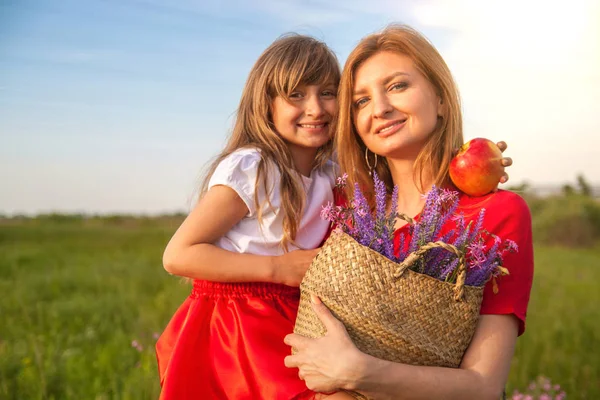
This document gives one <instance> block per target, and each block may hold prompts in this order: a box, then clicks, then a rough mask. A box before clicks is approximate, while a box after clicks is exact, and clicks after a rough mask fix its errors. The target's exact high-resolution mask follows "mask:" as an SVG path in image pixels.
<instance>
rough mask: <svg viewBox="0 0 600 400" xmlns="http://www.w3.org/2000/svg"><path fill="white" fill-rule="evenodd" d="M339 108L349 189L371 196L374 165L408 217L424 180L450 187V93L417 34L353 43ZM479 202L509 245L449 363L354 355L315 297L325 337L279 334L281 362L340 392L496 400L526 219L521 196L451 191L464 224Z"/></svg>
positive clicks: (455, 110) (525, 285) (450, 84)
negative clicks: (466, 339)
mask: <svg viewBox="0 0 600 400" xmlns="http://www.w3.org/2000/svg"><path fill="white" fill-rule="evenodd" d="M339 105H340V111H339V125H338V129H337V130H336V141H337V146H336V148H337V154H338V160H339V163H340V166H341V169H342V170H343V171H347V172H348V175H349V176H348V181H349V185H348V186H349V188H352V184H353V183H358V184H359V185H360V186H362V187H364V188H366V189H367V192H371V193H373V192H374V191H373V182H372V180H371V178H370V176H369V170H370V169H376V170H377V174H378V175H379V176H380V177H382V178H383V179H384V180H385V182H386V185H387V186H388V190H389V191H390V193H391V189H392V187H393V186H394V185H397V186H398V187H399V196H398V211H400V212H403V213H406V214H408V215H411V216H416V217H415V218H418V214H419V213H420V212H421V210H422V209H423V205H424V198H423V196H422V193H424V192H427V191H428V190H429V189H430V188H431V187H432V185H433V184H435V185H437V186H438V187H439V186H446V187H451V182H450V181H449V178H448V167H449V163H450V160H451V159H452V153H453V149H455V148H457V147H458V146H460V145H461V144H462V142H463V136H462V115H461V108H460V101H459V96H458V90H457V88H456V85H455V83H454V80H453V79H452V76H451V74H450V71H449V69H448V67H447V66H446V63H445V62H444V60H443V59H442V57H441V56H440V55H439V53H438V52H437V50H436V49H435V48H434V47H433V46H432V45H431V43H429V41H427V39H426V38H424V37H423V36H422V35H421V34H419V33H418V32H416V31H414V30H413V29H411V28H409V27H405V26H391V27H389V28H387V29H385V30H384V31H382V32H381V33H377V34H373V35H370V36H368V37H366V38H364V39H363V40H361V41H360V43H359V44H358V45H357V47H356V48H355V49H354V50H353V51H352V52H351V53H350V55H349V57H348V60H347V61H346V65H345V67H344V71H343V73H342V78H341V83H340V91H339ZM365 154H367V159H365ZM377 158H378V162H376V161H375V160H377ZM482 208H485V210H486V212H485V219H484V221H483V229H485V230H487V231H488V232H491V233H493V234H496V235H498V236H500V237H501V238H503V239H511V240H513V241H515V242H516V243H517V244H518V248H519V249H518V252H517V253H511V254H506V256H505V258H504V261H503V264H504V265H503V266H504V267H506V268H507V269H508V270H509V272H510V275H508V276H502V277H499V278H498V280H497V284H498V287H497V289H498V291H497V292H496V290H494V287H493V285H492V283H491V282H490V283H488V284H487V285H486V287H485V289H484V294H483V302H482V306H481V311H480V314H481V316H480V318H479V322H478V325H477V329H476V331H475V335H474V337H473V339H472V341H471V343H470V345H469V347H468V349H467V351H466V353H465V355H464V357H463V360H462V363H461V365H460V367H459V368H437V367H422V366H413V365H406V364H400V363H394V362H390V361H385V360H381V359H377V358H375V357H372V356H369V355H367V354H365V353H362V352H360V351H359V350H358V349H357V348H356V347H355V346H354V344H353V343H352V341H351V340H350V339H349V336H348V334H347V332H346V330H345V329H344V326H343V325H342V324H341V323H340V322H339V321H338V320H336V319H335V318H334V317H333V316H332V314H331V313H330V312H329V311H328V310H327V308H326V307H325V306H324V305H323V304H322V303H320V302H319V300H318V299H314V302H315V311H316V312H317V315H319V317H320V318H321V320H322V321H323V323H324V325H325V327H326V328H327V334H326V335H325V336H324V337H322V338H319V339H309V338H303V337H301V336H299V335H289V336H288V337H286V342H287V343H288V344H289V345H291V346H293V347H295V348H296V349H298V353H297V354H296V355H292V356H288V357H287V358H286V365H288V366H289V367H295V368H299V373H300V374H301V375H302V376H303V377H304V379H305V381H306V383H307V385H308V386H309V387H311V388H312V389H315V390H318V391H329V390H337V389H340V388H342V389H349V390H356V391H360V392H363V393H364V394H366V395H368V396H369V397H373V398H377V399H441V398H443V399H499V398H501V395H502V392H503V388H504V385H505V384H506V381H507V378H508V372H509V369H510V363H511V359H512V356H513V352H514V348H515V343H516V340H517V336H518V335H520V334H522V333H523V331H524V329H525V316H526V311H527V304H528V301H529V293H530V289H531V284H532V278H533V246H532V237H531V215H530V213H529V209H528V207H527V204H526V203H525V201H524V200H523V199H522V198H520V197H519V196H518V195H516V194H514V193H512V192H507V191H503V190H499V191H497V192H496V193H491V194H488V195H486V196H482V197H469V196H467V195H464V194H461V197H460V204H459V208H458V210H457V212H458V213H463V214H464V215H465V217H466V218H467V220H474V219H475V218H477V215H478V214H479V211H480V210H481V209H482ZM396 228H397V231H396V250H398V247H399V245H400V243H399V236H400V235H401V234H402V235H404V236H405V237H407V238H408V240H407V241H406V242H409V241H410V231H409V229H408V227H407V226H406V225H403V224H401V223H400V222H399V223H398V225H397V226H396ZM446 228H448V227H446ZM491 242H492V240H490V241H489V242H488V243H487V246H492V245H493V243H491Z"/></svg>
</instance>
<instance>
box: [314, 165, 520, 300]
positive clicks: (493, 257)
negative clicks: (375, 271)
mask: <svg viewBox="0 0 600 400" xmlns="http://www.w3.org/2000/svg"><path fill="white" fill-rule="evenodd" d="M346 179H347V175H346V174H344V175H343V176H342V177H339V178H338V179H337V185H336V186H337V188H338V189H344V188H345V186H346ZM373 181H374V184H375V185H374V186H375V210H374V212H372V211H371V208H370V206H369V203H368V202H367V199H366V198H365V196H364V194H363V193H362V191H361V190H360V188H359V186H358V184H356V185H355V187H354V193H353V199H352V201H351V202H350V203H349V206H346V207H343V206H335V205H334V204H332V203H329V204H327V205H326V206H323V209H322V211H321V218H323V219H326V220H328V221H330V222H331V223H332V224H333V225H334V226H335V227H336V229H337V230H341V231H342V232H344V233H346V234H348V235H349V236H351V237H352V238H353V239H355V240H356V241H357V242H358V243H360V244H361V245H363V246H366V247H368V248H370V249H373V250H374V251H376V252H378V253H380V254H382V255H383V256H385V257H387V258H389V259H390V260H392V261H394V262H397V263H402V262H403V261H405V260H406V259H407V257H408V256H409V255H410V254H412V253H414V252H415V251H417V250H418V249H420V248H422V247H423V246H426V245H428V244H429V245H430V247H431V248H430V249H428V251H427V253H426V254H424V255H423V256H422V257H421V258H419V259H418V260H417V261H416V262H415V263H414V264H413V265H412V266H411V269H412V270H413V271H415V272H418V273H421V274H426V275H429V276H431V277H434V278H436V279H439V280H441V281H444V282H449V283H455V282H456V279H457V275H458V274H457V271H458V266H459V262H460V261H461V259H463V258H464V264H465V270H466V278H465V284H466V285H468V286H483V285H484V284H485V283H486V282H487V281H488V280H489V279H490V278H491V279H494V290H497V286H496V284H495V277H497V276H498V275H505V274H508V270H506V268H503V267H502V260H503V256H504V255H505V254H506V253H507V252H516V251H518V247H517V244H516V243H515V242H514V241H512V240H510V239H506V240H502V239H501V238H500V237H498V236H497V235H494V234H492V233H489V232H488V231H486V230H485V229H483V220H484V217H485V208H482V209H481V210H480V212H479V215H478V216H477V218H476V220H475V221H469V222H468V223H466V222H465V217H464V215H463V214H457V213H456V210H457V208H458V203H459V196H458V192H455V191H452V190H448V189H442V188H438V187H436V186H435V185H434V186H433V187H432V189H431V190H430V191H429V193H427V194H426V195H424V197H425V207H424V208H423V212H422V213H421V214H420V218H419V219H418V221H415V220H413V219H412V218H410V217H408V216H407V215H405V214H400V213H398V212H396V209H397V206H398V202H397V199H398V187H397V186H396V187H394V190H393V192H392V195H391V207H389V210H390V211H386V209H387V204H388V193H387V190H386V186H385V183H384V182H383V181H382V180H381V179H379V177H378V176H377V174H376V173H374V174H373ZM398 218H400V219H403V220H405V221H407V222H408V223H409V224H410V227H409V237H410V240H408V238H407V237H406V236H405V235H404V233H400V235H399V241H398V251H397V252H396V251H394V250H395V249H394V235H395V234H394V226H395V224H396V221H397V219H398ZM448 226H451V227H452V229H447V227H448ZM490 237H492V238H493V245H492V246H491V247H490V248H489V249H486V241H487V240H488V239H489V238H490ZM435 243H438V244H440V246H433V244H435ZM441 244H446V245H450V248H453V249H456V251H448V247H447V246H442V245H441ZM460 254H462V255H463V257H462V258H461V257H460Z"/></svg>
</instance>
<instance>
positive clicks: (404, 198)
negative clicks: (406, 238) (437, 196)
mask: <svg viewBox="0 0 600 400" xmlns="http://www.w3.org/2000/svg"><path fill="white" fill-rule="evenodd" d="M387 161H388V165H389V167H390V172H391V175H392V181H393V182H394V185H396V186H398V212H400V213H403V214H407V215H408V216H409V217H414V216H416V215H417V214H419V213H420V212H421V211H422V209H423V206H424V205H425V199H424V197H423V192H425V193H426V192H428V191H429V190H430V189H431V186H432V183H430V180H431V179H430V178H429V176H430V174H427V175H424V176H423V178H424V179H423V182H424V187H423V192H421V190H419V187H418V186H417V183H416V182H415V179H414V165H415V160H414V159H404V160H393V159H388V160H387ZM417 178H420V177H419V176H417Z"/></svg>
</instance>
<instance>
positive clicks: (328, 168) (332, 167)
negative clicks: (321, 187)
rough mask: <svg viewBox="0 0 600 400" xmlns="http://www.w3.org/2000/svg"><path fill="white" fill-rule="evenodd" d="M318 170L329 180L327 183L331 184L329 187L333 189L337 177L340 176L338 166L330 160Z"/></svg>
mask: <svg viewBox="0 0 600 400" xmlns="http://www.w3.org/2000/svg"><path fill="white" fill-rule="evenodd" d="M320 170H321V172H322V173H323V174H324V175H325V176H327V178H328V179H329V181H330V183H331V186H332V187H333V186H334V185H335V181H336V179H337V177H338V176H340V167H339V165H338V164H337V163H336V162H334V161H332V160H327V161H325V163H324V164H323V165H322V166H321V167H320Z"/></svg>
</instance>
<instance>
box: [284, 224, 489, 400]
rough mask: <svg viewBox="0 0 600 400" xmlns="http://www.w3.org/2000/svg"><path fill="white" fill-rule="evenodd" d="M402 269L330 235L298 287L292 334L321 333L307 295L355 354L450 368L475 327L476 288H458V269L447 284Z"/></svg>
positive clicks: (345, 237) (343, 237)
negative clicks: (340, 328)
mask: <svg viewBox="0 0 600 400" xmlns="http://www.w3.org/2000/svg"><path fill="white" fill-rule="evenodd" d="M421 250H422V251H421V252H420V253H424V252H425V251H426V249H421ZM415 253H417V252H415ZM418 256H419V254H414V253H413V254H412V255H409V257H408V258H407V260H408V259H409V258H411V259H412V260H416V259H417V258H418ZM406 267H407V266H406V265H404V266H402V267H401V264H398V263H395V262H393V261H391V260H389V259H388V258H386V257H384V256H383V255H381V254H379V253H377V252H375V251H373V250H371V249H369V248H368V247H365V246H362V245H361V244H359V243H358V242H356V241H355V240H354V239H353V238H352V237H350V236H348V235H347V234H345V233H338V232H334V233H332V235H331V236H330V237H329V239H328V240H327V241H326V242H325V244H324V246H323V248H322V249H321V251H320V252H319V254H318V255H317V257H316V258H315V259H314V260H313V262H312V264H311V266H310V268H309V269H308V271H307V273H306V275H305V277H304V280H303V281H302V283H301V285H300V289H301V295H300V307H299V310H298V316H297V318H296V326H295V328H294V332H295V333H298V334H300V335H303V336H307V337H311V338H318V337H321V336H323V335H324V334H325V333H326V330H325V327H324V326H323V325H322V324H321V322H320V321H319V319H318V317H317V316H316V314H315V313H314V311H313V309H312V307H311V301H310V294H311V293H314V294H316V295H317V296H319V297H320V298H321V300H322V302H323V303H324V304H325V305H326V306H327V307H328V308H329V309H330V310H331V312H332V313H333V315H334V316H335V317H336V318H338V319H339V320H340V321H342V322H343V323H344V325H345V326H346V329H347V330H348V333H349V335H350V337H351V338H352V341H353V342H354V344H355V345H356V346H357V347H358V348H359V349H360V350H361V351H363V352H365V353H368V354H370V355H372V356H375V357H377V358H381V359H385V360H389V361H395V362H399V363H404V364H412V365H424V366H440V367H454V368H456V367H458V366H459V364H460V362H461V359H462V356H463V354H464V353H465V351H466V349H467V347H468V345H469V343H470V341H471V338H472V337H473V333H474V332H475V327H476V324H477V319H478V317H479V309H480V306H481V299H482V295H483V288H479V287H471V286H464V287H463V284H464V274H463V275H462V279H461V276H460V275H459V278H458V280H457V281H458V283H457V284H450V283H447V282H442V281H440V280H437V279H435V278H432V277H430V276H427V275H424V274H419V273H416V272H414V271H412V270H410V269H406ZM356 396H357V398H362V396H360V395H356Z"/></svg>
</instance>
